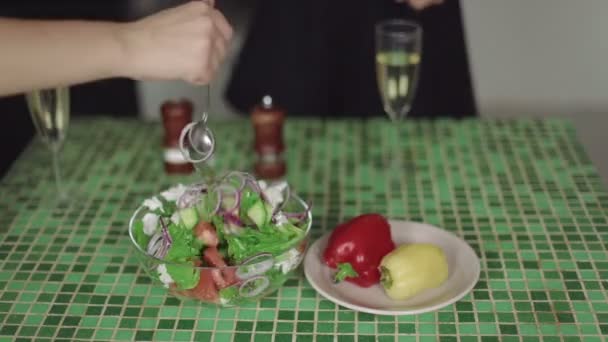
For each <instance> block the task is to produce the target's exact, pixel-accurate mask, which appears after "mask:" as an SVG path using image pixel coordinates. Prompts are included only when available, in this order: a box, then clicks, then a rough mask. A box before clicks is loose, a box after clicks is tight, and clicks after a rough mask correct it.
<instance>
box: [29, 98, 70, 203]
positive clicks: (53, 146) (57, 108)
mask: <svg viewBox="0 0 608 342" xmlns="http://www.w3.org/2000/svg"><path fill="white" fill-rule="evenodd" d="M25 97H26V101H27V105H28V108H29V111H30V114H31V116H32V121H33V122H34V126H35V127H36V131H37V132H38V135H39V137H40V138H41V140H42V141H43V143H45V144H46V145H47V146H48V147H49V148H50V150H51V154H52V159H53V173H54V176H55V186H56V188H57V199H58V202H65V201H66V200H67V198H68V196H67V192H66V189H65V188H64V186H63V179H62V178H61V170H60V165H59V154H60V151H61V147H62V145H63V142H64V140H65V135H66V133H67V129H68V124H69V121H70V91H69V88H67V87H59V88H52V89H42V90H35V91H32V92H30V93H28V94H26V96H25Z"/></svg>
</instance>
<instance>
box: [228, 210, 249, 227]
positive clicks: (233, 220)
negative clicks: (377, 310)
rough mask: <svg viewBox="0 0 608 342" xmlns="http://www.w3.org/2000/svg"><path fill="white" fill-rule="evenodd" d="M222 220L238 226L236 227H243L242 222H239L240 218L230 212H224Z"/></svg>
mask: <svg viewBox="0 0 608 342" xmlns="http://www.w3.org/2000/svg"><path fill="white" fill-rule="evenodd" d="M224 220H225V221H226V222H228V223H230V224H232V225H235V226H238V227H244V226H245V225H244V224H243V222H241V220H240V219H239V218H238V217H237V216H235V215H234V214H232V213H225V214H224Z"/></svg>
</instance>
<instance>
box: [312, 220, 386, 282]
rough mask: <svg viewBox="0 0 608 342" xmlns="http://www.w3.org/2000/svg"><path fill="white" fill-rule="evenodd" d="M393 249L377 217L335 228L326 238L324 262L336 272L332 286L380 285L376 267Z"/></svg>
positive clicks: (384, 226) (383, 224)
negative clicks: (327, 238) (350, 284)
mask: <svg viewBox="0 0 608 342" xmlns="http://www.w3.org/2000/svg"><path fill="white" fill-rule="evenodd" d="M393 249H395V243H394V242H393V239H392V237H391V229H390V225H389V223H388V221H387V220H386V219H385V218H384V217H383V216H382V215H379V214H364V215H360V216H357V217H355V218H353V219H351V220H350V221H348V222H345V223H342V224H340V225H338V226H337V227H336V228H335V229H334V231H333V232H332V233H331V236H330V237H329V241H328V243H327V247H326V248H325V251H324V253H323V260H324V262H325V263H326V264H327V265H328V266H329V267H331V268H334V269H337V272H336V274H335V276H334V281H335V282H341V281H343V280H346V281H348V282H351V283H353V284H356V285H358V286H361V287H370V286H372V285H374V284H377V283H378V282H379V281H380V271H379V270H378V266H379V265H380V262H381V261H382V258H383V257H384V256H385V255H387V254H388V253H390V252H391V251H392V250H393Z"/></svg>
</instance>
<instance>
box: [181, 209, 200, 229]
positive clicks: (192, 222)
mask: <svg viewBox="0 0 608 342" xmlns="http://www.w3.org/2000/svg"><path fill="white" fill-rule="evenodd" d="M179 217H181V219H182V223H183V224H184V226H186V229H192V228H194V226H196V224H197V223H198V214H197V213H196V209H195V208H186V209H182V210H180V211H179Z"/></svg>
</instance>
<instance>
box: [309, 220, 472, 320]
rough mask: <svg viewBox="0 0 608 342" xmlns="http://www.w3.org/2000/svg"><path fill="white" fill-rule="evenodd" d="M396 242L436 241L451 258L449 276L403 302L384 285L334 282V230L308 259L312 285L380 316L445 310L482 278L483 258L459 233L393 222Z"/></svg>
mask: <svg viewBox="0 0 608 342" xmlns="http://www.w3.org/2000/svg"><path fill="white" fill-rule="evenodd" d="M390 225H391V233H392V236H393V241H394V242H395V244H397V245H400V244H406V243H432V244H435V245H436V246H439V247H441V248H442V249H443V251H444V253H445V255H446V258H447V260H448V267H449V270H448V279H447V280H446V281H445V282H444V283H443V284H442V285H441V286H440V287H438V288H435V289H430V290H426V291H424V292H422V293H420V294H418V295H416V296H414V297H412V298H409V299H407V300H402V301H396V300H392V299H390V298H389V297H388V296H387V295H386V294H385V293H384V290H383V289H382V287H381V285H379V284H378V285H374V286H372V287H369V288H362V287H358V286H356V285H354V284H352V283H349V282H342V283H340V284H334V283H333V282H332V275H333V273H334V271H333V270H332V269H331V268H329V267H327V266H326V265H325V264H324V263H323V258H322V256H323V251H324V250H325V246H326V245H327V241H328V240H329V235H330V234H331V233H327V234H325V235H324V236H323V237H321V238H320V239H318V240H317V241H315V243H314V244H313V245H312V246H310V248H309V249H308V252H307V254H306V258H305V259H304V272H305V274H306V278H307V279H308V281H309V282H310V284H311V285H312V286H313V287H314V288H315V289H316V290H317V291H318V292H319V293H320V294H321V295H323V296H324V297H325V298H327V299H329V300H331V301H332V302H334V303H336V304H338V305H342V306H344V307H347V308H349V309H352V310H355V311H362V312H368V313H372V314H378V315H413V314H420V313H424V312H429V311H435V310H438V309H441V308H443V307H445V306H447V305H450V304H453V303H455V302H457V301H458V300H460V299H461V298H462V297H464V296H465V295H466V294H467V293H469V292H470V291H471V290H472V289H473V287H474V286H475V284H476V283H477V281H478V280H479V270H480V266H479V258H478V257H477V255H476V254H475V252H474V251H473V249H472V248H471V247H470V246H469V245H468V244H467V243H466V242H465V241H464V240H462V239H461V238H459V237H457V236H456V235H454V234H452V233H450V232H448V231H445V230H443V229H440V228H437V227H435V226H432V225H429V224H424V223H416V222H405V221H392V220H391V221H390Z"/></svg>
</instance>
